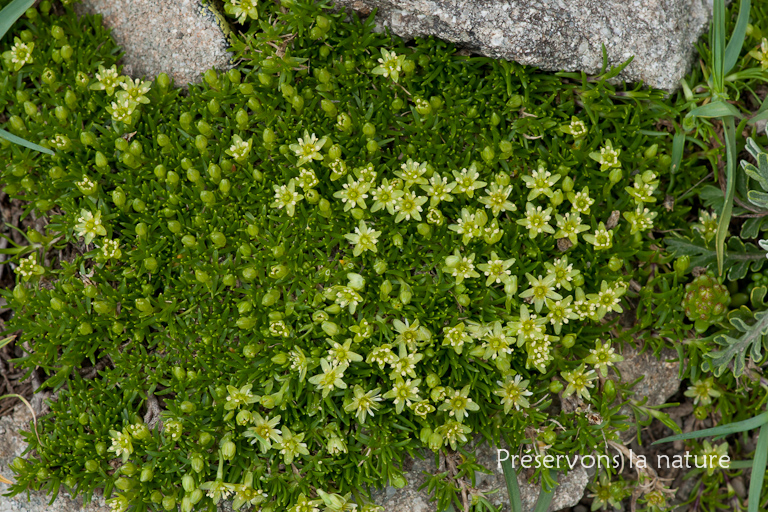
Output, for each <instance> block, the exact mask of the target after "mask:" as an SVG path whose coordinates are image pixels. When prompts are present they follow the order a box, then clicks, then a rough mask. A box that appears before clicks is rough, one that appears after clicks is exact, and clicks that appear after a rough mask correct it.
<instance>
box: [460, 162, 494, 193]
mask: <svg viewBox="0 0 768 512" xmlns="http://www.w3.org/2000/svg"><path fill="white" fill-rule="evenodd" d="M453 177H454V178H455V179H456V186H455V187H454V188H453V193H454V194H462V193H463V194H466V195H467V196H468V197H473V196H474V195H475V190H477V189H479V188H483V187H484V186H486V185H487V183H486V182H484V181H480V179H479V178H480V173H479V172H477V166H476V165H475V164H474V163H473V164H472V165H470V166H469V169H467V168H464V169H462V170H461V171H453Z"/></svg>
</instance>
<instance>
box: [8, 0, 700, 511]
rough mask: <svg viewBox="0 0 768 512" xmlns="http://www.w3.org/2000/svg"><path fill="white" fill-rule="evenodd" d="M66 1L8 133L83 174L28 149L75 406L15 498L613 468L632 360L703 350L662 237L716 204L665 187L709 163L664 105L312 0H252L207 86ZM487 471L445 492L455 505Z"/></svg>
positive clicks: (270, 507) (49, 422)
mask: <svg viewBox="0 0 768 512" xmlns="http://www.w3.org/2000/svg"><path fill="white" fill-rule="evenodd" d="M3 3H4V2H0V4H3ZM56 9H60V11H59V15H56V16H54V12H53V11H52V10H51V4H50V3H49V2H42V3H41V4H40V5H39V7H38V8H37V9H30V10H29V11H27V14H26V16H25V18H23V19H22V20H21V21H20V22H19V24H18V25H17V26H16V27H14V31H13V33H12V34H9V35H8V36H6V37H5V38H4V39H3V42H4V44H5V43H7V44H8V45H9V48H10V49H9V50H8V51H6V52H4V53H3V54H2V55H3V60H2V65H3V68H2V72H0V107H2V109H3V112H5V115H6V116H7V124H6V127H7V128H8V129H9V130H10V132H11V133H12V134H13V135H15V136H17V137H23V138H25V139H28V140H31V141H33V142H36V143H37V144H39V145H40V146H41V149H45V150H47V151H48V152H50V153H52V154H50V155H49V154H46V153H42V152H37V151H34V150H33V149H30V148H29V147H28V146H27V147H24V146H19V145H15V144H11V143H10V142H9V141H7V140H6V139H0V154H1V155H2V157H3V160H4V162H7V163H6V165H5V167H4V168H2V169H0V179H1V180H2V182H3V183H4V185H5V188H4V190H5V192H6V193H8V194H9V195H10V196H12V197H16V198H19V199H23V200H25V201H28V212H29V213H32V212H34V213H35V214H38V215H46V216H47V217H48V219H49V224H48V225H47V229H46V232H45V233H39V232H37V231H30V232H29V233H28V234H27V236H28V237H29V240H30V242H31V245H30V247H33V248H34V250H32V251H31V252H30V251H29V250H27V249H24V250H21V249H19V250H17V253H18V256H17V265H18V266H17V267H16V269H15V270H16V273H17V275H18V277H19V281H18V284H17V285H16V287H15V288H14V289H13V291H12V292H10V291H9V292H4V296H5V297H6V299H7V300H8V302H9V305H10V306H11V307H12V308H13V309H14V311H15V315H14V318H13V320H12V322H11V324H10V328H11V329H14V330H17V329H20V330H21V331H22V332H23V334H22V337H21V340H23V341H25V342H27V343H28V344H29V347H30V351H29V352H28V353H27V354H26V355H25V357H23V358H21V359H20V360H17V361H16V362H15V364H17V365H21V366H22V367H25V368H28V369H30V370H31V369H34V368H40V369H42V370H43V371H44V372H45V373H46V375H47V380H46V381H45V386H46V387H48V388H51V389H53V390H58V397H57V399H56V400H55V401H52V402H51V403H50V408H51V413H50V414H49V415H47V416H46V417H45V418H44V419H43V420H42V421H40V423H39V424H38V433H39V439H38V436H37V435H36V434H32V433H30V434H29V435H28V436H27V441H28V442H29V446H30V448H29V450H30V452H32V453H33V457H30V458H28V459H27V460H24V459H18V460H17V461H16V462H15V463H14V468H13V469H14V471H15V472H16V480H17V483H16V484H15V485H14V486H13V487H12V492H13V493H19V492H23V491H24V490H26V489H41V488H43V489H46V490H47V491H49V492H51V493H53V494H54V495H55V494H56V493H57V492H58V490H59V488H60V486H61V485H64V486H66V488H68V489H69V490H70V491H71V492H73V493H75V494H79V493H82V494H84V495H85V496H86V497H90V496H91V494H92V493H93V491H94V490H95V489H97V488H103V489H104V490H105V494H107V495H109V496H110V501H109V503H110V504H111V506H112V508H113V510H115V511H123V510H127V509H128V508H129V507H131V506H133V507H134V509H135V510H176V509H177V507H179V506H180V507H181V510H183V511H190V510H202V509H206V508H210V507H212V506H213V505H215V504H216V503H217V502H219V501H220V500H221V499H223V498H229V499H234V503H233V504H234V506H235V508H241V507H243V506H246V505H252V506H255V507H256V508H257V509H260V510H263V511H265V512H266V511H275V510H291V511H294V512H300V511H311V510H318V509H320V508H324V509H325V510H328V511H334V512H339V511H343V510H354V509H355V508H360V509H363V510H372V509H373V508H374V506H373V505H371V504H367V505H366V502H367V498H366V496H367V492H368V489H369V488H370V487H372V486H380V485H383V484H386V483H387V482H389V483H390V484H392V485H395V486H397V487H400V486H403V485H404V484H405V481H404V478H403V475H402V468H401V465H400V462H401V461H402V458H403V457H404V456H405V455H406V454H413V453H415V451H416V450H418V449H422V448H427V449H430V450H432V451H433V452H435V454H437V455H438V456H439V454H446V453H451V452H454V451H462V447H464V446H465V445H467V443H469V442H470V441H471V440H472V438H473V436H478V435H479V436H481V437H482V438H484V439H486V440H488V441H491V442H494V443H498V442H499V441H500V440H502V439H503V440H504V441H505V442H507V443H508V444H509V445H510V446H512V447H524V446H531V447H533V448H535V449H537V450H546V451H547V453H551V454H553V455H556V454H574V453H591V452H593V451H594V450H598V451H601V450H607V446H606V443H607V441H610V440H613V439H616V432H617V431H618V430H620V429H623V428H626V426H627V425H628V423H627V421H626V418H624V417H621V416H619V415H618V411H619V408H620V405H621V404H622V402H623V401H624V397H623V395H624V391H625V390H626V386H624V385H622V384H621V382H620V380H619V379H618V378H617V377H616V375H615V374H614V373H613V370H611V368H612V367H613V366H614V364H615V363H616V362H618V361H620V360H621V356H620V355H619V348H620V346H621V345H622V344H623V342H624V341H628V340H630V339H631V337H632V335H640V334H639V331H640V330H641V329H660V328H661V326H666V327H664V329H666V330H667V331H674V330H676V329H677V330H678V333H679V332H682V331H684V330H685V326H684V320H683V319H684V315H685V312H684V311H683V308H682V307H681V306H680V304H681V300H682V297H683V293H684V284H685V282H684V281H685V272H686V271H687V265H683V264H675V265H674V266H673V265H672V263H671V262H672V258H671V257H670V256H669V255H668V254H665V253H664V252H663V251H662V250H661V249H660V247H659V245H658V244H659V242H658V241H657V240H656V239H657V238H658V233H659V232H665V231H669V230H672V229H682V228H684V227H685V223H686V216H687V215H688V213H689V209H687V208H669V207H667V206H668V197H667V195H666V194H665V192H664V190H665V188H666V190H667V194H668V193H670V192H671V191H672V187H673V186H674V187H681V188H686V189H687V188H688V187H691V186H693V185H695V184H696V183H697V182H698V181H699V180H700V179H701V178H702V177H704V176H705V173H706V169H705V168H704V167H703V166H695V165H690V163H689V162H687V161H686V162H682V161H680V160H679V159H677V160H675V158H674V156H675V154H674V151H673V149H674V148H676V147H677V146H673V145H672V144H671V143H670V141H669V137H668V133H667V132H665V131H660V126H659V125H658V120H659V118H662V117H669V116H673V115H675V114H677V113H678V112H677V110H675V109H674V108H672V107H670V105H669V103H668V102H666V103H665V102H664V101H663V99H662V95H661V94H660V93H658V92H656V91H647V90H642V89H641V88H640V86H637V87H635V88H629V87H628V86H623V87H619V88H617V87H615V86H612V85H610V84H609V83H608V82H607V80H608V79H610V78H612V77H613V76H615V75H616V74H617V73H618V70H612V71H607V72H605V73H604V74H603V75H601V76H600V77H597V78H596V79H587V77H585V76H583V75H582V74H575V73H562V74H559V75H552V74H546V73H541V72H538V71H536V70H533V69H531V68H527V67H524V66H520V65H517V64H514V63H508V62H504V61H496V60H493V59H488V58H481V57H466V56H461V55H457V54H456V53H455V51H454V49H453V47H452V46H450V45H449V44H447V43H444V42H441V41H438V40H435V39H423V40H417V41H416V42H415V44H413V45H411V46H406V45H405V44H404V43H403V42H402V41H400V40H398V39H396V38H392V37H390V36H389V35H387V34H382V33H376V32H374V31H373V30H372V28H373V19H372V18H369V19H368V20H366V21H359V20H357V19H355V18H352V19H348V18H346V15H345V14H341V13H333V12H331V11H329V10H328V9H327V6H325V5H324V4H316V3H312V2H304V1H293V0H292V1H285V2H282V4H281V6H280V7H277V6H274V5H261V4H259V5H257V4H256V3H255V2H250V1H246V0H242V1H229V2H226V3H225V12H226V13H227V14H229V15H230V16H231V19H232V21H233V22H237V23H239V24H241V25H239V27H238V28H239V29H240V34H239V35H237V36H233V37H234V40H233V51H234V52H235V53H236V57H237V58H238V62H239V64H238V66H237V67H236V68H234V69H232V70H229V71H228V72H222V73H219V72H216V71H213V70H211V71H208V72H206V73H205V75H204V82H203V84H201V85H191V86H190V87H189V90H188V93H182V91H180V90H178V89H175V88H174V87H173V86H172V85H173V84H172V83H171V81H170V80H169V78H168V76H167V75H160V76H159V77H157V79H156V80H154V81H152V82H149V81H144V80H141V79H131V78H128V77H126V76H124V75H122V73H121V70H120V68H119V66H117V65H116V61H117V58H118V56H119V49H118V48H117V47H116V46H115V45H114V43H113V42H112V41H111V40H110V39H109V37H108V35H107V34H106V33H105V32H104V30H103V29H102V28H101V25H100V22H99V20H98V18H92V17H87V16H86V17H83V18H80V19H78V18H77V17H76V16H75V15H74V13H73V12H72V11H71V9H70V8H69V7H68V6H61V5H58V4H57V6H56ZM676 142H677V139H676ZM681 169H684V170H685V171H686V172H681ZM705 221H709V224H706V225H710V224H711V219H704V221H703V222H702V226H705ZM702 231H706V232H707V233H709V231H711V228H707V227H704V228H702ZM710 238H712V237H710ZM62 240H63V241H65V242H71V243H74V244H76V245H77V246H78V247H79V248H80V254H78V255H77V256H76V257H75V258H74V259H73V260H70V261H64V260H57V259H56V258H55V256H54V253H53V252H52V251H51V249H52V248H53V247H54V246H55V244H57V243H60V241H62ZM635 309H637V319H638V321H637V322H636V323H634V322H633V318H632V317H633V313H634V310H635ZM625 313H626V315H625V316H627V317H628V318H629V320H628V322H624V323H623V324H620V323H619V318H620V315H622V314H625ZM628 325H629V326H630V327H627V326H628ZM651 343H653V344H655V348H659V344H660V343H664V338H663V337H662V338H659V337H656V338H654V340H652V341H651ZM694 376H695V374H694ZM565 399H569V400H571V401H573V402H574V403H575V404H576V405H575V406H574V407H573V408H570V409H567V408H559V407H557V406H556V405H554V406H553V403H559V402H561V401H563V400H565ZM634 407H635V409H636V410H638V411H643V412H644V413H646V414H653V415H656V416H658V412H657V411H653V410H651V409H649V408H643V407H642V405H637V404H635V405H634ZM584 411H591V412H592V414H584ZM542 441H543V443H542ZM72 446H74V447H75V449H74V450H72V449H71V447H72ZM463 453H464V455H465V462H464V463H462V464H461V466H460V469H459V471H460V472H461V473H462V474H467V475H473V474H474V471H475V470H476V469H477V465H476V464H474V461H473V458H472V456H471V454H469V453H468V452H466V451H464V452H463ZM455 477H456V475H455V474H454V475H448V474H443V475H438V476H436V477H435V478H434V479H432V480H431V481H430V482H431V483H430V490H431V491H432V492H434V494H435V496H436V498H438V500H439V502H440V506H441V507H446V506H448V505H449V504H450V503H454V504H457V505H458V504H459V503H461V501H460V500H461V498H460V497H459V496H460V492H459V488H458V487H457V485H456V481H455V479H454V478H455ZM542 477H544V479H545V481H546V482H547V483H553V482H552V480H551V477H550V476H549V475H548V474H546V473H543V474H542ZM470 478H473V476H471V477H470ZM601 485H602V484H601ZM606 485H607V484H606ZM596 492H597V493H598V495H600V496H604V498H605V499H609V495H610V496H616V495H617V494H615V493H614V494H610V492H608V493H606V492H603V491H599V490H598V491H596ZM619 494H621V493H619ZM476 498H477V499H478V500H480V499H481V498H482V497H481V496H478V497H476ZM601 499H603V498H601ZM649 499H650V498H649Z"/></svg>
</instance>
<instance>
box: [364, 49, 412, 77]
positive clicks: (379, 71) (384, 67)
mask: <svg viewBox="0 0 768 512" xmlns="http://www.w3.org/2000/svg"><path fill="white" fill-rule="evenodd" d="M404 63H405V55H397V54H396V53H395V52H390V51H389V50H387V49H385V48H382V49H381V58H380V59H379V65H378V66H376V67H375V68H373V69H372V70H371V73H373V74H374V75H383V76H384V78H387V77H390V78H392V81H393V82H397V81H398V80H399V79H400V71H402V68H403V64H404Z"/></svg>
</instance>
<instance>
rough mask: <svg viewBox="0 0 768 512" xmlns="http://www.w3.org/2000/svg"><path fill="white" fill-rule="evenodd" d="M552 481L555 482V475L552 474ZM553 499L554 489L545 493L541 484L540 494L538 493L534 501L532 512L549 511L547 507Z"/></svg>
mask: <svg viewBox="0 0 768 512" xmlns="http://www.w3.org/2000/svg"><path fill="white" fill-rule="evenodd" d="M552 479H553V480H554V481H555V482H557V473H554V474H553V476H552ZM554 497H555V488H554V487H553V488H552V489H550V490H549V491H547V490H545V489H544V485H543V482H542V487H541V493H539V498H538V499H537V500H536V506H535V507H534V508H533V512H547V511H548V510H549V505H550V504H551V503H552V498H554Z"/></svg>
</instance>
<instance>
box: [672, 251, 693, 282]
mask: <svg viewBox="0 0 768 512" xmlns="http://www.w3.org/2000/svg"><path fill="white" fill-rule="evenodd" d="M690 265H691V257H690V256H688V255H684V256H680V257H679V258H677V259H676V260H675V263H674V269H675V273H676V274H677V277H683V276H684V275H685V271H686V270H688V267H689V266H690Z"/></svg>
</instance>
